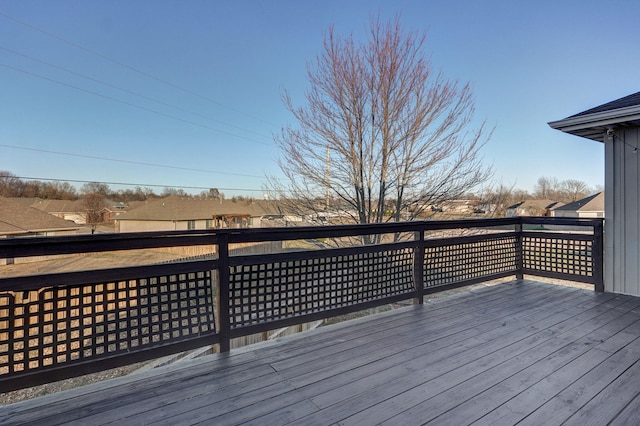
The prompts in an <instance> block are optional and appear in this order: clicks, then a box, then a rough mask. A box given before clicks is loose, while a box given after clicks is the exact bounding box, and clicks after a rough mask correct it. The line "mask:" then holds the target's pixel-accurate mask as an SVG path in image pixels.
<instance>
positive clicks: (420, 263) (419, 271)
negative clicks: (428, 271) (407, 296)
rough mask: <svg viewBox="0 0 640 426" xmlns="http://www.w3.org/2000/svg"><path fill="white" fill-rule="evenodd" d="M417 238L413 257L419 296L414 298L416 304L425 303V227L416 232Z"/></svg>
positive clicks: (414, 281)
mask: <svg viewBox="0 0 640 426" xmlns="http://www.w3.org/2000/svg"><path fill="white" fill-rule="evenodd" d="M414 235H415V238H416V240H417V244H416V248H415V253H414V257H413V283H414V286H415V290H416V293H417V297H415V298H414V299H413V303H414V305H422V304H423V303H424V229H421V230H420V231H416V232H415V233H414Z"/></svg>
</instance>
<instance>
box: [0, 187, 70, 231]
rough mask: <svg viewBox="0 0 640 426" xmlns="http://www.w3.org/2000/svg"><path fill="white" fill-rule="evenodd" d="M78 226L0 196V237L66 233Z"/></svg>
mask: <svg viewBox="0 0 640 426" xmlns="http://www.w3.org/2000/svg"><path fill="white" fill-rule="evenodd" d="M79 228H80V227H79V226H78V225H76V224H75V223H73V222H70V221H68V220H64V219H60V218H58V217H55V216H52V215H50V214H48V213H45V212H43V211H40V210H38V209H36V208H33V207H29V206H26V205H24V204H23V203H20V202H17V201H15V200H12V199H9V198H4V197H0V238H8V237H33V236H52V235H68V234H75V233H76V232H77V231H78V229H79Z"/></svg>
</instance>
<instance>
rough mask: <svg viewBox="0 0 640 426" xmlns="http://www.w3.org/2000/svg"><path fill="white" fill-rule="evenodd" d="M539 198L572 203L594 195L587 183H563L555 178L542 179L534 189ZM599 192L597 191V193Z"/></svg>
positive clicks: (575, 181) (564, 181)
mask: <svg viewBox="0 0 640 426" xmlns="http://www.w3.org/2000/svg"><path fill="white" fill-rule="evenodd" d="M533 190H534V192H533V193H534V195H535V196H536V197H537V198H541V199H545V200H554V201H562V202H564V203H571V202H573V201H576V200H579V199H581V198H584V197H586V196H588V195H589V194H592V193H594V191H593V190H592V189H591V188H589V185H587V184H586V183H585V182H583V181H581V180H577V179H566V180H563V181H560V180H558V178H555V177H544V176H543V177H540V178H538V181H537V183H536V185H535V186H534V188H533ZM595 192H597V191H595Z"/></svg>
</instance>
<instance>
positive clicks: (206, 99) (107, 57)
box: [0, 12, 273, 125]
mask: <svg viewBox="0 0 640 426" xmlns="http://www.w3.org/2000/svg"><path fill="white" fill-rule="evenodd" d="M0 16H2V17H4V18H5V19H8V20H10V21H13V22H15V23H18V24H20V25H23V26H25V27H27V28H30V29H32V30H34V31H37V32H39V33H41V34H44V35H46V36H47V37H51V38H53V39H55V40H58V41H60V42H62V43H65V44H68V45H69V46H73V47H75V48H76V49H80V50H82V51H84V52H87V53H90V54H92V55H95V56H97V57H99V58H101V59H104V60H106V61H109V62H112V63H114V64H116V65H119V66H121V67H123V68H126V69H128V70H130V71H133V72H135V73H138V74H140V75H143V76H145V77H147V78H150V79H152V80H155V81H158V82H160V83H162V84H165V85H167V86H169V87H172V88H174V89H177V90H179V91H181V92H184V93H187V94H189V95H191V96H195V97H197V98H200V99H202V100H205V101H207V102H210V103H212V104H214V105H218V106H220V107H223V108H225V109H228V110H230V111H233V112H235V113H238V114H242V115H244V116H246V117H249V118H251V119H253V120H257V121H261V122H263V123H267V124H270V125H273V124H272V123H269V122H267V121H265V120H263V119H261V118H260V117H255V116H253V115H251V114H247V113H245V112H243V111H240V110H237V109H235V108H231V107H229V106H226V105H224V104H221V103H220V102H217V101H214V100H213V99H210V98H208V97H206V96H202V95H201V94H199V93H196V92H193V91H191V90H187V89H185V88H183V87H180V86H178V85H177V84H174V83H171V82H170V81H167V80H164V79H162V78H160V77H157V76H155V75H153V74H150V73H148V72H146V71H142V70H140V69H137V68H134V67H132V66H130V65H127V64H125V63H123V62H121V61H118V60H117V59H113V58H111V57H109V56H107V55H104V54H102V53H100V52H97V51H95V50H92V49H89V48H87V47H84V46H82V45H80V44H77V43H74V42H73V41H70V40H67V39H65V38H62V37H60V36H58V35H56V34H53V33H51V32H49V31H46V30H43V29H42V28H39V27H36V26H35V25H32V24H29V23H27V22H24V21H21V20H19V19H17V18H14V17H13V16H10V15H7V14H6V13H3V12H0Z"/></svg>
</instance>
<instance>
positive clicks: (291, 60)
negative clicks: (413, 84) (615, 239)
mask: <svg viewBox="0 0 640 426" xmlns="http://www.w3.org/2000/svg"><path fill="white" fill-rule="evenodd" d="M639 13H640V3H638V2H635V1H606V2H605V1H599V2H597V1H589V2H587V1H557V0H556V1H544V0H542V1H535V2H532V1H514V0H512V1H491V0H487V1H455V0H446V1H445V0H443V1H426V0H422V1H374V0H364V1H360V0H358V1H347V0H343V1H333V0H329V1H300V0H297V1H293V0H291V1H289V0H287V1H284V0H281V1H275V0H274V1H191V0H190V1H153V2H152V1H137V2H136V1H130V0H122V1H86V0H82V1H80V0H78V1H71V0H60V1H55V2H52V1H35V0H23V1H19V2H16V1H13V0H11V1H9V0H0V82H1V83H0V84H1V88H2V102H0V117H1V118H0V170H9V171H11V172H13V173H14V174H16V175H18V176H23V177H35V178H56V179H68V180H79V181H103V182H123V183H133V184H140V185H143V186H144V185H151V184H153V185H174V186H182V187H203V188H208V187H217V188H221V189H222V190H223V192H225V193H227V194H234V193H237V194H240V193H244V194H251V195H254V196H260V195H261V188H262V186H263V182H264V176H265V175H266V174H274V175H278V173H279V171H278V169H277V166H276V163H275V158H276V156H277V151H276V149H275V144H274V143H273V140H272V135H273V134H274V133H277V132H278V131H279V129H280V128H281V127H282V126H284V125H286V124H287V123H289V122H290V121H291V116H290V114H289V113H288V112H287V111H286V109H285V108H284V106H283V103H282V101H281V94H282V92H283V90H284V89H287V90H289V91H290V92H291V94H292V96H293V99H294V102H295V103H296V104H301V103H303V102H304V91H305V88H306V87H307V81H306V66H307V63H308V62H310V61H312V60H313V59H314V58H315V56H316V54H317V53H318V52H319V51H320V48H321V45H322V39H323V35H324V34H326V31H327V29H328V27H329V26H330V25H331V24H334V25H335V28H336V31H337V32H338V33H340V34H345V35H346V34H349V33H353V35H354V36H355V37H356V38H358V37H361V36H362V35H363V34H364V30H365V26H366V24H367V22H368V20H369V18H370V16H372V15H376V14H380V16H381V17H382V18H383V19H384V20H386V19H390V18H393V17H394V16H396V15H397V14H400V16H401V21H402V23H403V25H404V26H405V28H406V29H408V30H419V31H426V32H427V43H426V53H427V54H429V55H431V58H432V62H433V64H434V66H435V67H436V68H437V69H441V70H442V71H443V73H444V74H445V75H446V76H447V77H449V78H450V79H455V80H460V81H461V82H467V81H468V82H471V83H472V84H473V87H474V92H475V96H476V110H477V113H476V114H477V115H476V117H477V120H478V123H479V122H480V121H481V120H483V119H486V120H487V123H488V124H489V125H492V126H495V128H496V130H495V132H494V135H493V138H492V139H491V141H490V142H489V144H488V145H487V146H486V148H485V149H484V159H485V162H486V163H487V164H488V165H489V164H492V165H493V167H494V169H495V176H494V179H495V180H496V181H499V182H502V183H505V184H507V185H515V186H516V187H518V188H521V189H525V190H532V188H533V186H534V184H535V182H536V180H537V179H538V178H539V177H540V176H552V177H557V178H558V179H560V180H564V179H579V180H583V181H585V182H586V183H587V184H589V185H590V186H596V185H602V184H603V183H604V182H603V175H604V147H603V145H602V144H599V143H597V142H592V141H589V140H585V139H580V138H578V137H575V136H571V135H566V134H563V133H560V132H558V131H555V130H552V129H551V128H549V126H548V125H547V122H549V121H553V120H558V119H562V118H565V117H567V116H569V115H572V114H574V113H577V112H580V111H583V110H585V109H588V108H590V107H593V106H596V105H599V104H601V103H604V102H608V101H610V100H613V99H617V98H619V97H622V96H625V95H628V94H631V93H634V92H637V91H638V90H640V88H639V87H638V84H637V81H638V77H637V75H638V69H640V55H637V54H636V51H637V41H638V40H640V26H638V25H637V23H636V17H637V16H638V15H639ZM17 21H20V22H17ZM52 65H54V66H52ZM61 68H64V69H66V70H69V71H72V72H73V73H75V74H72V73H69V72H67V71H63V70H62V69H61ZM83 76H86V77H89V78H85V77H83ZM121 89H124V90H121ZM47 151H48V152H47ZM53 152H57V153H69V154H74V155H62V154H55V153H53ZM86 157H96V158H86ZM100 158H110V159H120V160H126V161H130V162H135V164H134V163H124V162H115V161H106V160H102V159H100ZM141 163H148V164H156V165H165V166H172V167H174V168H169V167H158V166H150V165H146V164H141ZM112 187H114V188H120V187H119V186H117V185H112ZM240 189H250V190H255V191H254V192H244V191H240ZM158 190H161V188H159V189H158ZM187 190H188V191H190V192H199V190H197V189H187Z"/></svg>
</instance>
